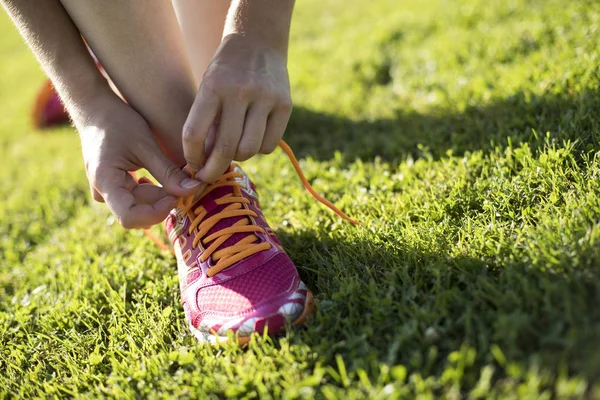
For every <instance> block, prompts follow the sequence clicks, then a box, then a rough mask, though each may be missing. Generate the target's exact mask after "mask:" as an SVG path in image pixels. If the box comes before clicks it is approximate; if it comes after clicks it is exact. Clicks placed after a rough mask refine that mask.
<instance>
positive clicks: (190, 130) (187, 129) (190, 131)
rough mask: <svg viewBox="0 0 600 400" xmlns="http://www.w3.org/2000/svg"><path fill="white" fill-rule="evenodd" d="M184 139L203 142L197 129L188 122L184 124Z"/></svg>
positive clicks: (187, 141)
mask: <svg viewBox="0 0 600 400" xmlns="http://www.w3.org/2000/svg"><path fill="white" fill-rule="evenodd" d="M182 139H183V141H184V142H186V143H193V144H196V143H200V142H202V138H201V137H200V135H198V134H197V133H196V129H194V127H193V126H191V125H189V124H187V123H186V124H185V125H184V126H183V134H182Z"/></svg>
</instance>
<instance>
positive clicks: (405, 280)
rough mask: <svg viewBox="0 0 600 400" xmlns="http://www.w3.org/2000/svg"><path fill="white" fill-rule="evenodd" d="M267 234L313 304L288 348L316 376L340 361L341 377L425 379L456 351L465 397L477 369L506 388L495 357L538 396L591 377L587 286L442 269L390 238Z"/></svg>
mask: <svg viewBox="0 0 600 400" xmlns="http://www.w3.org/2000/svg"><path fill="white" fill-rule="evenodd" d="M277 234H278V236H279V238H280V239H281V240H282V242H283V244H284V246H285V247H286V249H287V250H288V251H289V253H290V255H291V257H292V259H293V261H294V262H295V263H296V265H298V266H299V270H300V275H301V277H302V279H303V280H304V281H305V282H306V283H307V284H308V285H309V287H311V288H312V289H313V291H314V293H315V296H316V298H317V299H318V300H319V303H318V304H319V307H318V312H317V316H316V317H315V318H316V321H315V323H313V324H311V325H309V326H308V327H307V328H306V330H304V331H302V332H301V339H299V340H301V341H302V343H303V344H305V345H308V346H309V347H310V348H311V350H312V351H314V352H315V353H316V354H318V355H319V360H320V361H322V363H323V365H335V363H336V361H335V357H336V354H341V355H343V356H344V360H347V364H346V367H347V368H348V370H350V371H356V370H358V369H359V368H360V369H364V370H366V371H369V373H370V375H371V376H375V377H376V376H377V375H378V373H379V372H380V365H381V363H382V362H383V363H384V364H387V365H389V366H392V365H397V364H403V365H405V366H406V367H407V368H408V371H409V373H414V372H418V373H420V374H421V376H422V377H423V378H424V379H425V378H426V377H428V376H435V377H436V379H437V378H440V377H441V375H442V373H443V372H444V371H445V370H446V369H447V368H448V366H449V361H448V355H449V354H450V353H452V352H456V351H459V352H460V351H461V350H464V349H465V346H467V347H468V348H472V349H474V350H475V351H476V356H475V358H474V360H473V361H472V363H471V364H470V365H469V364H468V363H467V364H466V365H465V366H464V368H465V369H464V374H463V376H462V378H461V379H462V381H461V386H462V389H464V390H468V389H469V388H472V387H473V386H474V385H475V384H476V383H477V381H478V379H479V377H480V374H481V371H482V370H481V368H483V367H484V366H485V365H494V366H495V373H494V379H502V378H504V377H505V376H506V374H507V370H508V369H509V368H508V364H503V362H502V360H501V359H500V360H499V359H498V358H497V357H494V356H493V355H492V351H491V350H492V348H493V347H494V346H498V348H500V349H501V351H502V353H503V354H504V356H505V357H506V359H507V360H508V362H509V363H513V365H517V366H518V368H519V369H520V372H519V374H520V378H519V379H522V380H526V379H528V378H527V377H526V374H527V373H528V372H529V371H530V369H534V370H535V369H539V371H541V372H542V373H543V374H549V375H546V376H547V377H550V380H549V381H548V382H544V383H542V385H551V386H553V382H554V380H555V379H556V377H557V376H558V375H560V374H568V375H569V376H582V377H585V378H586V379H587V380H588V382H593V381H594V380H596V379H598V378H599V377H600V329H598V328H599V322H598V321H600V308H598V307H596V305H597V304H599V302H600V290H599V287H598V285H597V283H596V279H595V278H594V277H591V276H589V274H586V273H584V272H577V271H575V272H573V271H569V273H565V272H564V271H562V272H561V271H549V270H543V269H540V268H535V267H533V266H531V265H524V264H509V265H494V264H492V263H491V262H489V261H486V260H482V259H476V258H471V257H458V258H456V257H449V256H448V255H446V254H440V253H435V252H431V251H430V250H428V249H417V248H411V247H409V246H407V245H404V244H402V243H399V242H398V241H397V240H396V242H395V243H394V244H393V245H392V244H391V243H390V240H392V238H380V239H381V240H379V241H365V240H359V239H354V238H353V239H344V238H339V237H335V238H333V237H332V236H331V235H329V234H328V233H326V232H320V231H302V232H294V233H289V232H286V231H282V230H280V231H278V232H277ZM388 239H389V240H388ZM584 256H585V255H584ZM587 256H588V257H589V258H590V259H594V257H595V255H593V254H589V255H587ZM596 258H597V257H596ZM596 261H600V260H596ZM513 373H514V368H513Z"/></svg>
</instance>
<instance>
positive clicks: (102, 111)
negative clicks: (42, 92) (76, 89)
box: [67, 82, 127, 131]
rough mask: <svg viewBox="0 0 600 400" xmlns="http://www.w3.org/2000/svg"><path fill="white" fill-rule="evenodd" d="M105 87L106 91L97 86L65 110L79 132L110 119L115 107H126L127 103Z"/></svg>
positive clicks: (70, 103)
mask: <svg viewBox="0 0 600 400" xmlns="http://www.w3.org/2000/svg"><path fill="white" fill-rule="evenodd" d="M105 84H106V82H105ZM106 87H107V88H108V90H106V89H105V88H104V87H100V86H99V87H97V88H96V89H92V90H90V92H89V93H87V94H86V95H82V96H80V97H78V98H77V100H74V101H71V102H69V105H68V106H67V110H68V111H69V114H70V115H71V118H72V119H73V123H74V124H75V127H76V128H77V129H78V130H79V131H82V130H83V129H84V128H85V127H87V126H91V125H101V124H102V123H103V121H106V120H109V119H110V118H111V115H113V113H114V110H115V107H122V106H127V103H125V102H124V101H123V100H122V99H121V98H120V97H119V96H117V95H116V94H115V93H114V92H113V91H112V90H110V87H108V85H107V84H106Z"/></svg>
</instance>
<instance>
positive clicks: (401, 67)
mask: <svg viewBox="0 0 600 400" xmlns="http://www.w3.org/2000/svg"><path fill="white" fill-rule="evenodd" d="M292 30H293V32H292V45H291V50H290V52H291V54H290V74H291V82H292V87H293V96H294V100H295V111H294V114H293V117H292V121H291V122H290V125H289V128H288V131H287V133H286V136H285V138H286V140H287V141H288V142H289V143H290V145H291V146H292V148H294V149H295V150H296V152H297V155H298V156H299V158H301V165H302V167H303V169H304V171H305V173H306V174H307V177H308V179H309V180H310V181H311V183H312V184H313V185H314V187H315V189H316V190H317V191H319V192H320V193H322V194H324V195H325V196H326V197H327V198H329V199H330V200H332V201H333V202H334V203H335V204H336V205H338V206H339V207H340V208H342V209H343V210H344V211H346V212H347V213H348V214H349V215H350V216H352V217H354V218H356V219H358V220H360V221H361V222H362V225H361V226H360V227H355V226H353V225H351V224H348V223H345V222H343V221H341V220H340V219H338V218H337V217H336V216H335V215H334V214H333V213H331V212H330V211H329V210H327V209H325V208H324V207H322V206H321V205H319V204H318V203H316V202H315V201H314V200H313V199H312V197H310V195H309V194H308V193H306V192H305V190H304V189H303V187H302V185H301V183H300V181H299V180H298V179H297V178H296V175H295V173H294V170H293V168H292V165H291V164H290V163H289V162H288V161H287V158H286V157H285V155H284V154H283V153H282V152H280V151H277V152H275V153H274V154H272V155H270V156H265V157H257V158H255V159H252V160H251V161H249V162H246V163H244V167H245V169H246V171H247V172H248V173H249V174H250V176H251V177H252V178H253V179H254V180H255V183H256V184H257V186H258V188H259V192H260V194H261V199H262V203H263V208H264V209H265V214H266V216H267V218H268V219H269V221H270V222H271V224H272V225H273V228H274V229H276V231H277V233H278V234H279V235H280V237H281V239H282V241H283V243H284V245H285V247H286V249H287V250H288V252H289V254H290V256H291V257H292V259H293V260H294V261H295V263H296V264H297V265H298V268H299V270H300V274H301V275H302V277H303V279H304V280H305V282H307V284H308V285H309V286H310V287H311V288H312V289H313V291H314V293H315V295H316V298H317V302H318V312H317V315H316V316H315V318H314V319H313V320H312V321H311V322H310V323H309V324H308V325H307V326H306V327H305V328H304V329H300V328H295V329H292V330H290V331H289V332H288V333H287V334H286V335H285V336H284V337H281V338H276V339H270V338H267V337H256V338H255V340H254V341H253V342H252V344H251V345H250V346H249V347H248V348H247V349H240V348H239V347H237V346H235V345H234V344H228V345H226V346H223V347H220V348H214V349H213V348H211V347H209V346H207V345H199V344H197V343H195V342H194V341H193V340H192V338H191V335H189V334H188V330H187V327H186V324H185V322H184V314H183V310H182V308H181V305H180V298H179V290H178V282H177V276H176V265H175V260H174V258H173V257H172V256H171V255H169V254H166V253H162V252H161V251H160V250H159V249H157V248H156V246H155V245H154V244H153V243H152V242H151V241H150V240H148V238H146V237H145V236H144V235H143V234H142V233H141V232H139V231H125V230H123V229H122V228H120V227H119V226H118V224H117V223H115V220H114V218H112V217H111V215H110V213H109V212H108V210H107V209H106V207H105V206H104V205H101V204H95V203H94V202H93V201H92V200H91V199H90V196H89V193H88V187H87V181H86V177H85V174H84V169H83V163H82V162H81V156H80V149H79V144H78V139H77V136H76V134H75V132H74V131H73V129H72V128H68V127H65V128H61V129H55V130H52V131H49V132H44V133H39V132H35V131H33V130H32V128H31V126H30V119H29V110H30V106H31V103H32V100H33V98H34V95H35V93H36V90H37V88H38V87H39V85H40V83H41V82H42V81H43V74H42V72H41V71H40V69H39V67H38V66H37V64H36V62H35V60H34V59H33V57H32V56H31V55H30V54H29V51H28V50H27V49H26V47H25V46H24V44H23V43H22V41H21V39H20V38H19V36H18V35H17V33H16V31H15V30H14V28H13V27H12V26H11V24H10V23H9V21H8V19H7V18H6V16H4V15H2V16H1V17H0V60H1V61H0V160H1V161H2V168H0V181H1V182H2V185H1V186H0V398H7V397H33V396H40V397H71V396H73V397H78V396H84V397H96V396H106V397H115V398H125V397H127V398H136V397H137V398H139V397H149V398H173V397H187V396H190V397H202V398H203V397H213V398H223V397H246V398H255V397H263V398H268V397H274V398H280V397H285V398H298V397H304V398H313V397H317V398H325V399H335V398H342V399H355V398H412V397H415V396H422V397H423V398H428V397H429V398H431V397H448V398H461V397H462V398H468V397H469V398H482V397H503V398H504V397H514V398H538V397H541V398H546V399H550V398H553V397H554V398H564V397H571V398H584V397H588V398H594V397H596V398H598V397H600V382H597V381H598V379H599V378H600V282H599V278H600V68H599V66H600V2H598V1H596V0H587V1H586V0H573V1H568V2H567V1H562V0H510V1H505V0H426V1H424V0H406V1H402V2H399V1H397V0H377V1H372V0H359V1H352V2H348V1H344V0H329V1H326V2H323V1H317V0H303V1H299V2H298V4H297V6H296V12H295V20H294V25H293V29H292ZM154 229H155V230H156V231H157V232H159V231H160V228H159V227H156V228H154Z"/></svg>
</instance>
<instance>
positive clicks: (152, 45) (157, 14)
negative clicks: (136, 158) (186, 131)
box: [61, 0, 201, 165]
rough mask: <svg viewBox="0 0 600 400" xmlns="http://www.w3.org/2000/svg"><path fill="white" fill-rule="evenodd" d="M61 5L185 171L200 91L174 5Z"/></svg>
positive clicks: (86, 0) (150, 0)
mask: <svg viewBox="0 0 600 400" xmlns="http://www.w3.org/2000/svg"><path fill="white" fill-rule="evenodd" d="M61 2H62V4H63V6H64V7H65V9H66V10H67V12H68V13H69V15H70V16H71V19H72V20H73V22H74V23H75V25H76V26H77V27H78V29H79V31H80V32H81V33H82V35H83V36H84V37H85V38H86V40H87V42H88V44H89V45H90V47H91V48H92V50H93V51H94V53H95V54H96V56H97V57H98V59H99V60H100V62H101V63H102V65H103V66H104V68H105V69H106V71H107V72H108V74H109V75H110V77H111V79H112V80H113V82H114V83H115V85H116V86H117V88H118V89H119V91H120V92H121V93H122V94H123V96H124V97H125V98H126V99H127V101H128V103H129V104H130V105H131V106H132V107H133V108H134V109H136V110H137V111H138V112H139V113H140V114H141V115H142V116H143V117H144V118H145V119H146V121H148V124H149V125H150V127H151V128H152V130H153V131H154V133H155V135H156V137H157V140H158V141H159V143H160V144H161V146H162V147H163V150H164V151H165V153H166V154H167V156H168V157H169V158H170V159H171V161H173V162H174V163H176V165H183V164H184V163H185V159H184V157H183V148H182V144H181V133H182V128H183V124H184V122H185V120H186V118H187V115H188V113H189V110H190V108H191V106H192V103H193V101H194V97H195V94H196V88H197V86H196V84H195V82H194V78H193V73H192V69H191V67H190V62H189V59H188V56H187V52H186V48H185V45H184V42H183V38H182V35H181V31H180V29H179V25H178V23H177V18H176V16H175V13H174V11H173V7H172V5H171V3H170V2H166V1H164V0H147V1H144V2H143V4H141V3H139V2H137V1H118V2H104V1H95V0H61ZM198 40H201V39H198ZM125 134H126V133H125Z"/></svg>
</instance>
